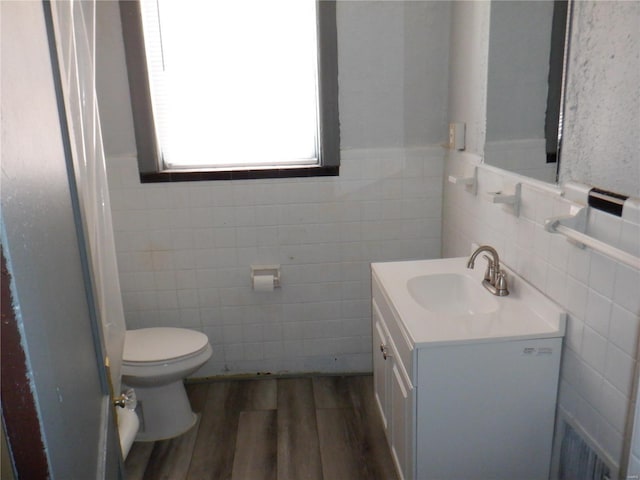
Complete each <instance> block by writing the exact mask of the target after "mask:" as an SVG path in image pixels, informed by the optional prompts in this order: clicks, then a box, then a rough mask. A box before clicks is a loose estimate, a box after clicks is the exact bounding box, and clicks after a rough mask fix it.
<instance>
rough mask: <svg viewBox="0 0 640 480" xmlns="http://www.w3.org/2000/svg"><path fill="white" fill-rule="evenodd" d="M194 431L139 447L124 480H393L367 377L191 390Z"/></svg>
mask: <svg viewBox="0 0 640 480" xmlns="http://www.w3.org/2000/svg"><path fill="white" fill-rule="evenodd" d="M187 393H188V395H189V399H190V400H191V405H192V407H193V410H194V411H195V412H197V413H199V417H200V418H199V420H198V422H197V423H196V425H195V426H194V427H193V428H192V429H191V430H190V431H188V432H187V433H185V434H184V435H182V436H180V437H178V438H174V439H171V440H163V441H159V442H155V443H152V442H147V443H143V442H136V443H134V445H133V447H132V449H131V452H130V453H129V456H128V457H127V461H126V463H125V467H126V473H127V480H164V479H167V480H322V479H324V480H351V479H353V480H360V479H366V480H376V479H379V480H396V479H397V476H396V473H395V468H394V465H393V460H392V459H391V454H390V452H389V447H388V445H387V442H386V439H385V436H384V431H383V427H382V423H381V421H380V418H379V416H378V412H377V411H376V406H375V403H374V399H373V379H372V377H371V376H369V375H358V376H343V377H337V376H336V377H329V376H327V377H313V378H309V377H304V378H282V379H260V380H229V381H227V380H224V381H215V382H211V383H198V384H191V385H188V386H187Z"/></svg>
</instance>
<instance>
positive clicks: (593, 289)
mask: <svg viewBox="0 0 640 480" xmlns="http://www.w3.org/2000/svg"><path fill="white" fill-rule="evenodd" d="M470 166H471V162H470V161H469V160H468V159H464V158H462V157H461V156H460V155H456V156H454V158H451V160H450V161H447V168H446V172H445V178H446V176H448V175H450V174H462V173H464V172H465V171H468V169H469V168H470ZM515 181H522V182H523V185H522V205H521V211H520V216H519V217H516V216H515V215H513V213H512V211H511V210H510V207H508V206H502V205H495V204H490V203H489V202H485V201H482V196H483V192H488V191H496V190H506V189H507V188H509V186H510V185H512V184H513V183H515ZM559 193H560V190H559V189H556V188H554V187H549V186H542V185H541V184H539V183H536V182H534V181H529V180H527V179H525V178H524V177H518V176H516V175H513V174H509V173H506V172H504V171H497V170H494V169H492V168H490V167H488V168H487V167H480V168H479V169H478V195H477V196H474V195H471V194H470V193H468V192H467V191H465V189H464V188H460V187H458V186H455V185H453V184H450V183H447V184H446V185H445V186H444V204H443V256H444V257H450V256H460V255H467V254H468V253H469V251H470V245H471V242H476V243H479V244H490V245H493V246H494V247H496V248H497V250H498V252H499V254H500V258H501V259H502V260H503V261H504V263H505V264H507V265H508V266H510V267H512V268H514V269H515V270H516V271H517V272H519V274H520V275H521V276H522V277H524V278H525V279H527V280H528V281H529V282H531V283H532V284H533V285H535V286H536V287H537V288H538V289H540V290H541V291H543V292H545V293H546V294H547V295H548V296H549V297H551V298H552V299H554V300H555V301H556V302H557V303H559V304H560V305H562V306H563V307H564V308H565V309H566V310H567V311H568V314H569V315H568V323H567V332H566V337H565V349H564V353H563V360H562V371H561V381H560V391H559V407H560V414H561V415H563V416H564V418H568V419H569V420H570V421H572V423H573V424H574V426H576V427H577V428H578V429H579V431H580V432H581V433H582V434H583V436H585V437H587V440H588V441H589V442H590V443H591V444H592V445H594V446H595V447H596V449H597V450H598V451H599V453H600V454H604V456H605V457H606V458H607V460H608V462H609V463H610V464H612V465H613V466H614V467H616V468H617V467H618V466H619V465H624V462H625V461H626V460H625V459H624V455H623V451H624V445H625V436H629V435H630V431H631V427H632V426H631V425H627V419H628V418H633V415H632V412H633V409H634V402H635V393H634V392H635V390H636V388H637V387H636V385H635V378H636V376H637V374H636V366H637V361H638V350H637V347H638V332H639V326H640V271H638V270H634V269H632V268H629V267H626V266H624V265H622V264H619V263H617V262H615V261H612V260H610V259H609V258H607V257H604V256H602V255H600V254H599V253H596V252H593V251H591V250H589V249H579V248H577V247H575V246H573V245H572V244H570V243H568V242H567V241H566V239H565V237H563V236H561V235H558V234H550V233H547V232H545V230H544V228H543V224H544V220H545V219H546V218H548V217H551V216H556V215H563V214H568V212H569V208H570V206H571V205H572V203H571V202H569V201H567V200H565V199H564V198H562V197H561V196H560V195H559ZM625 213H628V215H627V218H628V221H623V220H621V219H619V218H617V217H613V216H611V215H608V214H604V213H600V212H593V211H592V212H591V213H590V218H589V228H590V234H591V235H593V236H596V237H600V239H602V240H607V241H608V242H610V243H612V244H614V245H618V246H619V248H622V249H625V250H627V251H630V252H632V253H634V254H635V255H640V227H639V225H638V224H639V223H640V222H638V219H637V217H634V215H633V214H637V210H635V211H628V212H625ZM630 413H631V415H629V414H630Z"/></svg>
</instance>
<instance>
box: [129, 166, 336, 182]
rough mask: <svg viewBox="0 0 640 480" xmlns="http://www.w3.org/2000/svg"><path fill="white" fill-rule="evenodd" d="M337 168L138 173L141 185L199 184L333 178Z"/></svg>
mask: <svg viewBox="0 0 640 480" xmlns="http://www.w3.org/2000/svg"><path fill="white" fill-rule="evenodd" d="M339 173H340V167H339V166H325V167H296V168H270V169H255V170H210V171H207V170H199V171H194V170H189V171H179V170H167V171H163V172H151V173H140V182H141V183H161V182H200V181H210V180H250V179H259V178H300V177H335V176H337V175H339Z"/></svg>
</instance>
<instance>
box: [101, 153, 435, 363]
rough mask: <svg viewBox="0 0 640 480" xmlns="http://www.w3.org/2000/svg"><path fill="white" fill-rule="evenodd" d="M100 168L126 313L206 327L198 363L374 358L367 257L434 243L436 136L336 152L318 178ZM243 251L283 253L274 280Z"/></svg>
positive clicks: (408, 252) (420, 250)
mask: <svg viewBox="0 0 640 480" xmlns="http://www.w3.org/2000/svg"><path fill="white" fill-rule="evenodd" d="M109 169H110V176H112V177H116V179H115V180H114V181H113V182H112V183H111V185H110V188H111V189H112V192H113V196H114V197H118V198H121V199H122V200H121V201H119V202H117V204H116V205H115V208H113V215H114V224H115V230H116V243H117V249H118V255H119V263H120V265H121V269H120V271H121V276H122V279H121V284H122V290H123V298H124V299H125V304H126V305H127V308H126V316H127V318H128V319H129V318H130V319H131V323H132V324H135V325H136V326H139V327H144V326H154V325H156V324H158V322H160V321H161V322H163V324H173V325H176V326H189V327H197V328H203V329H204V330H205V331H207V332H209V333H210V334H211V335H214V334H215V336H216V337H217V338H216V342H217V343H218V344H219V346H220V348H219V349H218V352H219V353H218V355H216V356H214V358H212V360H211V361H210V362H209V363H208V364H207V365H205V367H204V368H203V369H201V370H200V371H199V372H198V374H200V375H215V374H220V373H223V374H224V373H245V370H243V369H245V368H250V369H254V368H256V367H257V366H258V367H260V370H263V369H264V368H267V367H268V366H273V367H274V368H275V367H277V368H278V369H280V370H286V371H299V369H301V368H303V367H304V368H309V369H311V370H314V371H322V369H323V368H325V367H326V368H328V369H329V370H327V371H341V370H340V369H341V368H342V369H345V368H346V369H350V368H357V369H359V370H356V371H361V370H362V369H363V366H364V365H366V366H367V367H366V368H370V366H369V364H370V358H369V355H368V354H364V356H363V353H364V352H362V345H366V344H367V342H369V341H370V340H369V339H370V335H371V329H370V325H369V323H370V272H369V262H371V261H375V260H383V259H408V258H416V257H424V256H426V255H428V256H430V257H437V256H439V255H440V249H441V244H440V238H441V215H442V199H441V198H442V172H443V151H442V149H441V148H440V147H439V146H436V147H426V148H411V149H382V150H381V149H371V150H346V151H344V152H343V155H342V165H341V172H340V176H338V177H326V178H324V177H318V178H309V179H302V178H293V179H273V180H271V179H270V180H246V181H244V180H243V181H235V182H230V181H221V182H195V183H190V184H185V183H177V184H162V185H157V184H145V185H141V184H139V182H138V180H137V176H138V174H137V167H136V161H135V159H134V158H118V159H113V160H112V161H110V162H109ZM132 177H133V178H132ZM150 228H152V230H150ZM251 263H280V264H282V288H281V289H279V290H276V291H274V292H273V293H255V292H253V291H252V289H251V285H250V278H249V265H250V264H251ZM156 292H159V293H157V294H156ZM159 304H161V305H159ZM161 306H162V307H166V308H167V311H166V312H164V313H163V314H162V315H161V319H160V320H159V319H158V318H159V317H158V315H157V313H158V312H159V311H160V308H161ZM236 326H243V327H244V328H243V329H241V330H239V329H237V328H235V329H234V328H233V327H236ZM303 338H305V339H306V340H308V342H309V345H311V346H312V347H313V349H314V350H313V353H311V352H310V351H307V350H305V349H304V348H302V347H301V345H302V342H301V340H302V339H303ZM327 339H332V342H333V343H332V344H333V347H332V348H333V350H334V351H333V352H332V354H331V355H330V354H329V353H327V352H326V351H325V352H323V351H322V349H321V348H320V345H321V344H322V343H323V342H324V343H326V341H327ZM296 342H297V343H296ZM363 342H364V343H363ZM257 344H261V345H262V348H261V349H260V348H258V349H253V350H252V349H251V348H252V347H253V346H254V345H257ZM246 345H251V347H247V348H245V347H246ZM367 348H370V347H367ZM329 357H330V358H329ZM334 357H335V358H334ZM267 360H268V362H267ZM256 362H257V363H256ZM260 362H263V363H260ZM366 368H365V369H366ZM250 371H252V370H250ZM345 371H346V370H345Z"/></svg>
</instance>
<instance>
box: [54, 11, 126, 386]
mask: <svg viewBox="0 0 640 480" xmlns="http://www.w3.org/2000/svg"><path fill="white" fill-rule="evenodd" d="M52 6H53V8H52V12H53V25H54V33H55V38H56V49H57V53H58V58H59V67H60V75H61V77H62V78H61V79H62V89H63V96H64V103H65V110H66V115H67V123H68V125H69V137H70V143H71V154H72V157H73V165H74V173H75V180H76V183H77V188H78V194H79V198H80V211H81V214H82V220H83V229H84V234H85V239H86V244H87V245H86V248H87V252H88V254H89V261H90V267H91V270H92V272H91V273H92V278H93V292H94V296H95V303H96V307H97V315H98V320H99V323H100V326H101V328H102V340H103V342H104V347H105V351H106V355H107V356H108V358H109V362H110V366H111V381H112V384H113V387H114V393H115V394H116V395H117V394H118V393H119V392H120V371H121V364H122V349H123V345H124V334H125V329H126V327H125V320H124V310H123V306H122V296H121V293H120V281H119V278H118V266H117V261H116V250H115V241H114V235H113V225H112V220H111V207H110V202H109V189H108V185H107V173H106V166H105V157H104V149H103V144H102V133H101V129H100V117H99V115H98V104H97V98H96V89H95V85H96V82H95V41H96V34H95V25H96V21H95V16H96V4H95V1H94V0H91V1H87V0H83V1H68V0H66V1H54V2H53V3H52Z"/></svg>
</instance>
